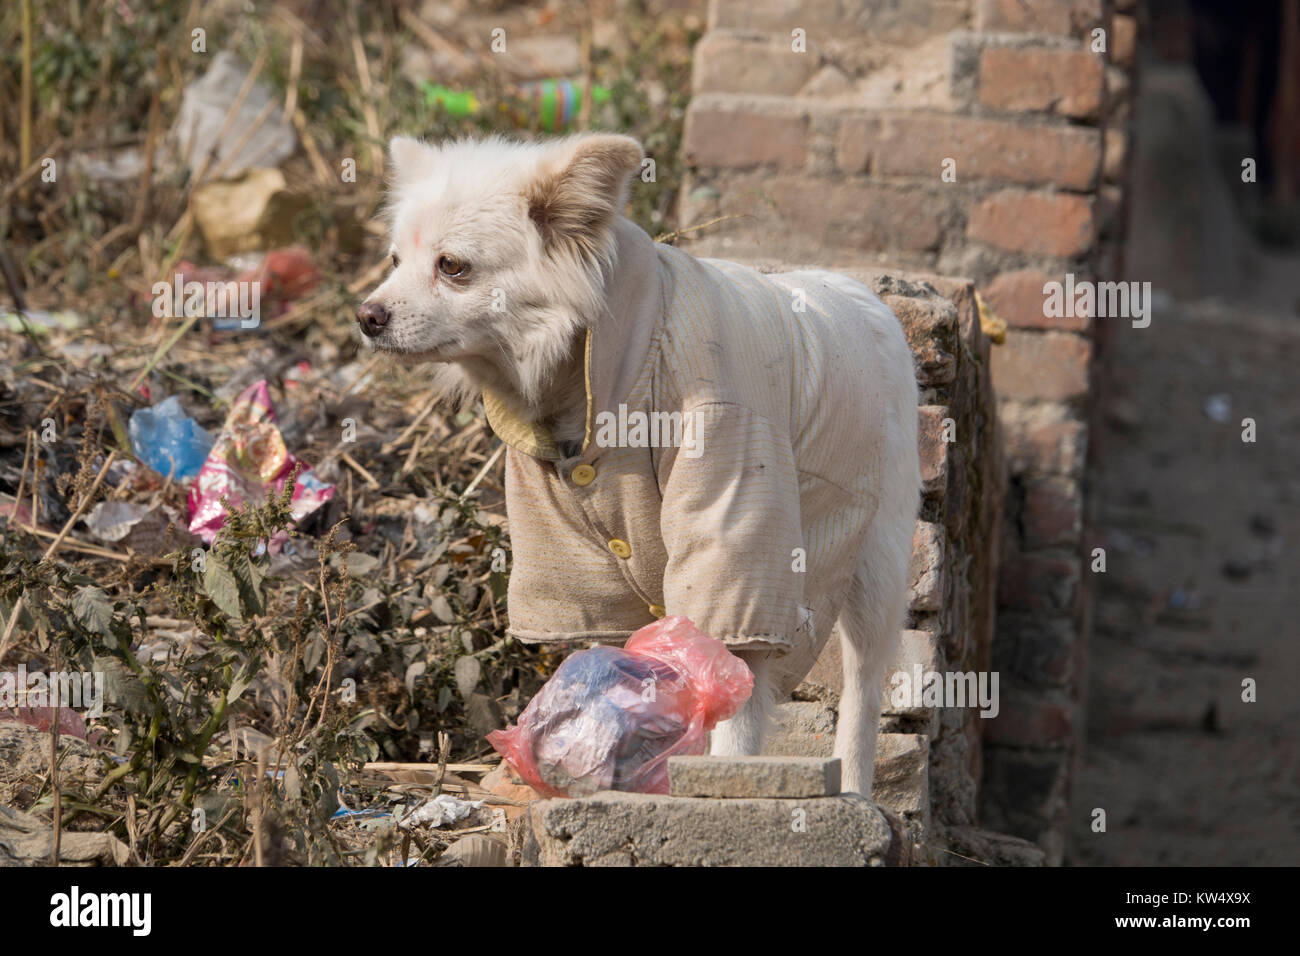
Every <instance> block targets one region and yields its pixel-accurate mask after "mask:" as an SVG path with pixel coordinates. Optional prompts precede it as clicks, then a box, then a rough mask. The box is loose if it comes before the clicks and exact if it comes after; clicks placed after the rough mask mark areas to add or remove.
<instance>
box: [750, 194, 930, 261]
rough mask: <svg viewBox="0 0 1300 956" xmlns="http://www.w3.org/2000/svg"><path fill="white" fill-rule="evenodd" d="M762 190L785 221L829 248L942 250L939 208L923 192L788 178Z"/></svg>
mask: <svg viewBox="0 0 1300 956" xmlns="http://www.w3.org/2000/svg"><path fill="white" fill-rule="evenodd" d="M763 191H764V193H765V194H766V195H767V196H769V197H770V198H771V199H772V201H773V202H774V203H775V205H776V212H777V214H778V216H779V217H780V218H781V220H782V221H783V222H785V223H786V224H788V225H789V226H791V227H793V228H795V229H797V230H799V231H800V232H803V233H805V234H807V235H810V236H814V237H816V238H818V239H819V240H820V241H821V242H823V243H824V244H826V245H828V246H852V247H855V248H858V249H862V250H866V251H878V250H883V249H886V248H889V247H890V246H897V247H898V248H902V249H906V250H913V251H919V250H926V249H934V248H937V247H938V245H939V241H940V239H941V238H942V235H943V234H942V230H941V226H940V222H939V220H938V218H937V217H936V216H935V206H936V204H935V203H934V202H932V201H931V199H930V197H929V196H928V195H927V194H926V193H925V192H923V191H921V190H916V189H906V188H899V187H896V186H892V185H886V184H867V185H858V184H854V183H830V182H825V181H822V180H813V179H802V178H790V177H783V178H780V179H770V180H768V181H767V182H766V183H764V185H763Z"/></svg>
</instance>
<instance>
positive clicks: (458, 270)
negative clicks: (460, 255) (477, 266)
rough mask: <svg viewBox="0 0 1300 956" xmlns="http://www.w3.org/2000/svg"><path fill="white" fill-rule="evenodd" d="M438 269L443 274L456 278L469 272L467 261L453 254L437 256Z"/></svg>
mask: <svg viewBox="0 0 1300 956" xmlns="http://www.w3.org/2000/svg"><path fill="white" fill-rule="evenodd" d="M438 271H439V272H441V273H442V274H443V275H445V276H451V277H452V278H456V277H459V276H463V275H465V273H467V272H469V263H468V262H461V261H460V260H459V259H457V258H456V257H455V256H439V257H438Z"/></svg>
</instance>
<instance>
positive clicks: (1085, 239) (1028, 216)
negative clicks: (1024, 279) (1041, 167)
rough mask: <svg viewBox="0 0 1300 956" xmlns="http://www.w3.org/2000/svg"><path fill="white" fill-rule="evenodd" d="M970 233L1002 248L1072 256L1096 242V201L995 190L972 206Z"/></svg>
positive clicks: (968, 226) (1081, 252)
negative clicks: (1093, 217) (1093, 219)
mask: <svg viewBox="0 0 1300 956" xmlns="http://www.w3.org/2000/svg"><path fill="white" fill-rule="evenodd" d="M966 235H967V236H969V237H970V238H972V239H978V240H980V241H981V242H987V243H988V244H989V245H991V246H997V247H998V248H999V249H1007V250H1010V251H1012V252H1027V253H1034V254H1039V255H1049V256H1058V257H1061V258H1068V257H1071V256H1078V255H1082V254H1083V253H1084V252H1086V251H1087V250H1088V248H1089V247H1090V246H1091V245H1092V243H1093V239H1094V238H1095V230H1094V227H1093V221H1092V203H1091V201H1090V200H1088V199H1085V198H1083V197H1082V196H1067V195H1061V194H1059V193H1056V194H1053V193H1021V192H1013V191H1010V190H1006V191H1004V192H1000V193H995V194H994V195H992V196H990V197H989V198H987V199H985V200H984V201H982V202H981V203H979V205H977V206H976V207H975V208H974V209H972V210H971V213H970V218H969V220H968V221H967V224H966Z"/></svg>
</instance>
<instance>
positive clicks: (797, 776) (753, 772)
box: [668, 756, 840, 799]
mask: <svg viewBox="0 0 1300 956" xmlns="http://www.w3.org/2000/svg"><path fill="white" fill-rule="evenodd" d="M668 792H669V793H670V794H671V795H672V796H674V797H727V798H744V797H775V798H778V799H792V798H800V797H833V796H837V795H838V794H839V792H840V762H839V759H838V758H835V757H832V758H829V759H827V758H823V757H711V756H703V757H669V758H668Z"/></svg>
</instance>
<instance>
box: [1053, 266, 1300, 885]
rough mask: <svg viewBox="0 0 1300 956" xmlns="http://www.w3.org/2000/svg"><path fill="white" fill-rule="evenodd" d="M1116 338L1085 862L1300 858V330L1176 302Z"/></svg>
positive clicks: (1083, 826) (1080, 819)
mask: <svg viewBox="0 0 1300 956" xmlns="http://www.w3.org/2000/svg"><path fill="white" fill-rule="evenodd" d="M1293 275H1300V270H1298V271H1297V272H1296V273H1293ZM1297 285H1298V286H1300V282H1297ZM1113 331H1114V332H1115V334H1114V336H1113V338H1112V342H1113V346H1112V355H1111V361H1110V381H1109V383H1108V385H1107V387H1106V389H1105V392H1104V393H1103V394H1104V398H1103V401H1104V406H1103V408H1104V415H1105V423H1104V425H1103V427H1102V428H1101V430H1100V434H1098V435H1096V436H1095V440H1096V442H1097V446H1096V455H1097V457H1096V460H1097V462H1098V465H1099V467H1098V469H1097V473H1096V485H1095V488H1094V492H1095V506H1096V509H1097V511H1096V516H1095V518H1096V525H1097V529H1098V534H1099V540H1098V542H1097V545H1098V546H1101V547H1104V548H1105V549H1106V554H1107V571H1106V573H1105V574H1104V575H1100V576H1099V579H1098V582H1097V586H1096V603H1095V607H1094V614H1095V627H1094V632H1093V635H1092V644H1091V648H1090V652H1089V665H1088V666H1089V681H1090V686H1089V699H1088V722H1089V726H1088V733H1087V739H1086V743H1085V754H1084V765H1083V768H1082V772H1081V774H1080V776H1079V777H1078V779H1077V781H1076V784H1075V792H1074V807H1075V818H1076V826H1075V830H1074V832H1073V833H1072V837H1073V845H1072V858H1073V862H1075V863H1077V864H1101V865H1133V864H1157V865H1185V864H1207V865H1217V864H1224V865H1260V864H1273V865H1277V864H1292V865H1294V864H1295V863H1296V861H1297V859H1300V802H1297V800H1296V790H1297V781H1298V780H1300V733H1298V732H1297V729H1296V728H1297V726H1300V696H1297V695H1296V693H1295V688H1294V681H1295V677H1296V675H1297V674H1300V641H1297V637H1298V636H1300V631H1298V629H1297V612H1298V611H1300V607H1298V606H1297V594H1300V565H1298V564H1297V561H1296V553H1295V542H1296V540H1297V537H1300V473H1298V472H1297V469H1296V465H1297V464H1298V463H1300V459H1298V457H1297V453H1296V441H1297V438H1300V407H1297V402H1296V400H1295V399H1296V379H1297V376H1296V366H1297V363H1298V362H1300V319H1297V317H1296V316H1295V315H1294V314H1293V315H1286V314H1284V313H1256V312H1250V311H1247V310H1243V308H1242V307H1241V306H1240V305H1238V304H1235V303H1234V304H1231V305H1228V304H1223V303H1213V302H1196V303H1190V304H1174V303H1169V304H1168V305H1167V307H1166V308H1164V309H1159V310H1158V311H1157V313H1156V315H1155V317H1154V318H1153V321H1152V324H1151V326H1150V327H1149V328H1147V329H1132V328H1128V327H1121V328H1118V329H1116V330H1113ZM1207 403H1208V404H1207ZM1207 409H1208V411H1207ZM1210 412H1213V413H1216V414H1217V415H1218V417H1219V418H1222V419H1224V420H1223V421H1216V420H1215V419H1214V418H1213V417H1211V414H1210ZM1247 417H1249V418H1253V419H1254V420H1255V422H1256V426H1257V440H1256V442H1255V443H1253V444H1250V443H1246V442H1243V441H1242V425H1241V421H1242V419H1243V418H1247ZM1247 679H1252V680H1253V681H1255V683H1256V686H1257V694H1258V700H1257V702H1255V703H1246V702H1243V700H1242V695H1243V688H1242V682H1243V681H1245V680H1247ZM1096 807H1100V808H1103V809H1105V810H1106V814H1107V831H1106V832H1105V833H1094V832H1092V830H1091V828H1090V825H1089V824H1090V821H1091V819H1092V810H1093V808H1096Z"/></svg>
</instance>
